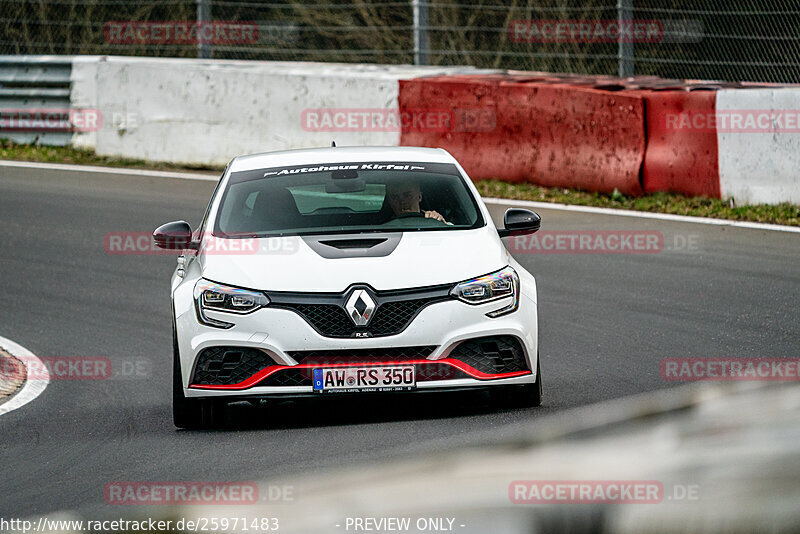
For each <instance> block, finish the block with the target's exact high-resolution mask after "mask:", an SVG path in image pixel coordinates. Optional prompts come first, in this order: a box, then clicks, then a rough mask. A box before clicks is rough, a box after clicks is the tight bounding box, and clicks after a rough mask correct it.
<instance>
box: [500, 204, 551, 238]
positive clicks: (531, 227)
mask: <svg viewBox="0 0 800 534" xmlns="http://www.w3.org/2000/svg"><path fill="white" fill-rule="evenodd" d="M503 224H504V225H505V228H504V229H502V230H498V231H497V233H498V234H500V237H509V236H517V235H528V234H532V233H534V232H538V231H539V228H541V226H542V218H541V217H539V214H537V213H536V212H533V211H531V210H524V209H521V208H509V209H508V210H506V214H505V215H504V216H503Z"/></svg>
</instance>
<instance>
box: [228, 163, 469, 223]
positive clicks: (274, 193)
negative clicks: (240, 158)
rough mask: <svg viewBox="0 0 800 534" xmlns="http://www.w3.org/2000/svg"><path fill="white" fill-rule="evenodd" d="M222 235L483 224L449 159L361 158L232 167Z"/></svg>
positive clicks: (463, 183) (462, 181)
mask: <svg viewBox="0 0 800 534" xmlns="http://www.w3.org/2000/svg"><path fill="white" fill-rule="evenodd" d="M218 214H219V215H218V216H217V221H216V225H215V227H214V234H215V235H218V236H230V237H235V236H253V235H255V236H271V235H310V234H315V235H318V234H331V233H360V232H409V231H421V230H458V229H467V228H479V227H481V226H483V225H484V222H483V218H482V217H481V215H480V211H479V210H478V205H477V203H476V201H475V199H474V198H473V196H472V194H470V192H469V190H468V189H467V186H466V184H465V182H464V178H463V177H462V176H461V174H460V173H459V172H458V169H457V168H456V166H455V165H452V164H449V163H411V162H356V163H337V164H328V165H317V166H308V165H305V166H295V167H276V168H266V169H257V170H251V171H241V172H235V173H232V174H231V177H230V180H229V182H228V186H227V188H226V189H225V191H224V193H223V196H222V200H221V203H220V208H219V211H218Z"/></svg>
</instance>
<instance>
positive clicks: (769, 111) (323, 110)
mask: <svg viewBox="0 0 800 534" xmlns="http://www.w3.org/2000/svg"><path fill="white" fill-rule="evenodd" d="M0 83H2V87H0V108H2V109H0V117H2V116H3V115H2V114H3V113H4V111H3V110H8V109H12V110H13V109H15V108H19V107H22V108H25V109H30V108H36V107H48V106H51V107H53V108H55V109H56V110H58V109H61V112H62V113H61V114H60V115H59V114H58V113H55V114H53V113H51V114H49V115H47V116H48V117H49V118H50V119H52V121H53V123H54V124H56V126H58V127H61V128H62V129H61V130H57V129H56V130H52V129H51V130H47V129H46V128H45V129H44V130H39V131H37V130H36V129H35V128H34V129H32V130H29V131H25V132H21V131H16V132H15V131H13V130H10V129H9V128H5V130H6V131H5V132H2V131H0V137H11V138H12V139H14V140H17V141H32V140H34V139H35V140H37V141H38V142H40V143H45V144H65V143H67V142H71V143H72V144H73V145H74V146H79V147H84V148H91V149H94V150H96V151H97V153H98V154H100V155H108V156H118V157H128V158H135V159H147V160H153V161H164V162H173V163H184V164H195V165H196V164H201V165H202V164H205V165H209V164H211V165H223V164H225V163H226V162H227V161H229V160H230V158H232V157H234V156H236V155H238V154H243V153H253V152H265V151H271V150H283V149H292V148H304V147H314V146H316V147H320V146H329V145H330V142H331V141H332V140H335V141H336V142H337V144H338V145H398V144H402V145H421V146H432V147H443V148H446V149H448V150H449V151H450V152H452V153H453V154H454V155H455V156H456V157H457V158H458V159H459V161H461V162H462V164H463V165H464V167H465V168H466V169H467V171H468V172H469V173H470V175H471V176H472V177H473V178H477V179H480V178H500V179H503V180H508V181H511V182H523V181H529V182H534V183H537V184H541V185H546V186H560V187H576V188H580V189H585V190H590V191H608V192H610V191H613V190H615V189H617V190H619V191H620V192H622V193H626V194H633V195H635V194H640V193H642V192H644V193H650V192H657V191H670V192H677V193H683V194H686V195H706V196H709V197H716V198H719V197H722V198H733V199H734V200H735V201H736V202H737V203H739V204H743V203H780V202H794V203H800V173H798V172H797V169H798V168H800V150H799V149H800V135H798V134H800V86H764V85H761V86H758V85H755V84H743V83H742V84H734V83H725V84H719V83H709V82H696V81H684V80H664V79H660V78H656V77H635V78H626V79H620V78H613V77H608V76H577V75H554V74H548V73H536V72H508V73H501V72H499V71H479V70H477V69H473V68H470V67H463V68H454V67H414V66H378V65H360V64H355V65H350V64H334V63H299V62H294V63H292V62H265V61H227V60H195V59H175V58H141V57H114V56H75V57H66V56H65V57H58V56H34V57H9V56H3V57H2V58H0ZM67 98H68V99H67ZM64 107H66V108H69V111H68V112H67V113H68V115H69V117H68V118H69V120H66V121H65V120H61V119H63V118H64V112H63V108H64ZM17 112H19V110H17ZM5 116H6V117H7V115H5ZM12 116H13V114H12ZM64 123H66V125H67V126H66V128H65V127H64V126H63V124H64ZM2 124H3V123H2V122H0V128H2ZM45 126H48V125H47V124H45Z"/></svg>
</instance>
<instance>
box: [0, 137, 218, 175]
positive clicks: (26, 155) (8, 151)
mask: <svg viewBox="0 0 800 534" xmlns="http://www.w3.org/2000/svg"><path fill="white" fill-rule="evenodd" d="M0 159H7V160H16V161H38V162H45V163H69V164H73V165H100V166H103V167H128V168H136V169H152V170H156V171H186V170H191V171H222V169H224V166H222V167H215V166H207V165H178V164H172V163H153V162H149V161H144V160H138V159H126V158H114V157H109V156H98V155H97V154H95V153H94V151H92V150H84V149H80V148H72V147H65V146H42V145H20V144H17V143H13V142H11V141H8V140H0Z"/></svg>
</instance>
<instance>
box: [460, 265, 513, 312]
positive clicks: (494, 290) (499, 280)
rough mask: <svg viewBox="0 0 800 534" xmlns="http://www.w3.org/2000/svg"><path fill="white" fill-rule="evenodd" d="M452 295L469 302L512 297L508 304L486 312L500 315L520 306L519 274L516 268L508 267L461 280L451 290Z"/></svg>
mask: <svg viewBox="0 0 800 534" xmlns="http://www.w3.org/2000/svg"><path fill="white" fill-rule="evenodd" d="M450 295H451V296H452V297H455V298H457V299H458V300H461V301H463V302H466V303H467V304H485V303H487V302H491V301H493V300H498V299H502V298H506V297H511V298H512V300H511V303H510V304H509V305H508V306H504V307H502V308H500V309H499V310H495V311H492V312H489V313H487V314H486V315H488V316H489V317H500V316H501V315H505V314H507V313H511V312H513V311H515V310H516V309H517V307H519V276H517V273H516V271H514V269H512V268H511V267H506V268H505V269H500V270H499V271H497V272H496V273H492V274H487V275H485V276H479V277H478V278H473V279H472V280H467V281H466V282H461V283H460V284H458V285H457V286H456V287H454V288H453V290H452V291H450Z"/></svg>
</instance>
